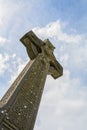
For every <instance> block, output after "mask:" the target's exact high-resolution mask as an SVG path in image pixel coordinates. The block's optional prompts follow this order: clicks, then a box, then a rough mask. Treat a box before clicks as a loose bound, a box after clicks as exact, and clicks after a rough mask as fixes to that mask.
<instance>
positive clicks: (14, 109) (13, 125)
mask: <svg viewBox="0 0 87 130" xmlns="http://www.w3.org/2000/svg"><path fill="white" fill-rule="evenodd" d="M20 41H21V42H22V43H23V44H24V46H25V47H26V50H27V53H28V56H29V57H30V61H29V62H28V64H27V65H26V66H25V68H24V69H23V71H22V72H21V73H20V75H19V76H18V78H17V79H16V80H15V81H14V83H13V84H12V85H11V87H10V88H9V90H8V91H7V93H6V94H5V95H4V97H3V98H2V99H1V101H0V130H33V128H34V124H35V119H36V115H37V112H38V108H39V104H40V100H41V96H42V92H43V88H44V84H45V80H46V77H47V75H48V74H50V75H52V77H53V78H54V79H56V78H58V77H60V76H61V75H62V74H63V68H62V66H61V65H60V64H59V62H58V61H57V60H56V58H55V56H54V54H53V52H54V49H55V47H54V46H53V45H52V43H51V42H50V41H49V40H48V39H46V40H44V41H42V40H40V39H39V38H38V37H37V36H36V35H35V34H34V33H33V31H30V32H28V33H26V34H25V35H24V36H23V37H22V38H21V39H20Z"/></svg>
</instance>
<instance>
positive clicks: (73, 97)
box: [0, 0, 87, 130]
mask: <svg viewBox="0 0 87 130" xmlns="http://www.w3.org/2000/svg"><path fill="white" fill-rule="evenodd" d="M31 29H33V31H34V32H35V33H36V34H37V35H38V36H39V37H40V38H41V39H45V38H49V39H50V41H51V42H52V43H53V45H54V46H55V47H56V49H55V52H54V54H55V56H56V58H57V60H58V61H59V62H60V63H61V64H62V66H63V68H64V74H63V76H62V77H61V78H59V79H57V80H54V79H53V78H52V77H51V76H48V77H47V81H46V84H45V89H44V93H43V96H42V101H41V104H40V109H39V113H38V117H37V121H36V124H35V128H34V130H87V81H86V79H87V0H46V1H45V0H0V99H1V97H2V96H3V95H4V94H5V92H6V91H7V89H8V88H9V86H10V85H11V83H12V82H13V81H14V79H15V78H16V77H17V75H18V74H19V73H20V71H21V70H22V69H23V67H24V66H25V65H26V63H27V61H28V60H29V58H28V56H27V53H26V50H25V48H24V46H23V45H22V44H21V42H20V41H19V39H20V38H21V37H22V36H23V35H24V34H25V33H26V32H28V31H29V30H31Z"/></svg>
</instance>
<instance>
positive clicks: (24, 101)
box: [4, 56, 48, 130]
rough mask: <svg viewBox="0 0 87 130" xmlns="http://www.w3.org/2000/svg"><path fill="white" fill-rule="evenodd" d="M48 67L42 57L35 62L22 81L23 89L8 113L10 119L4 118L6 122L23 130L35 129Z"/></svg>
mask: <svg viewBox="0 0 87 130" xmlns="http://www.w3.org/2000/svg"><path fill="white" fill-rule="evenodd" d="M46 67H47V66H46V65H44V64H43V62H42V58H41V56H38V60H35V62H34V63H33V65H32V66H31V68H29V70H28V71H27V73H26V75H25V76H24V77H23V81H22V80H21V82H22V83H21V89H20V91H19V93H18V95H17V97H16V99H15V101H14V103H13V104H12V106H11V107H10V108H9V110H8V111H7V113H8V117H9V118H8V119H7V117H6V116H5V118H4V120H9V122H10V123H12V124H14V125H15V126H16V127H17V128H19V129H21V130H30V129H31V127H32V128H33V124H34V121H35V118H36V114H37V110H38V106H39V103H40V99H41V95H42V92H43V86H44V83H45V79H46V75H47V73H48V68H46ZM37 77H38V78H37ZM33 80H34V82H33ZM26 124H27V125H26Z"/></svg>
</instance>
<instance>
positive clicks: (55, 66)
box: [20, 31, 63, 79]
mask: <svg viewBox="0 0 87 130" xmlns="http://www.w3.org/2000/svg"><path fill="white" fill-rule="evenodd" d="M20 41H21V42H22V43H23V44H24V46H25V47H26V49H27V53H28V55H29V57H30V59H31V60H33V59H34V58H36V57H37V56H38V54H39V53H45V55H46V57H48V59H49V64H50V67H49V72H48V73H49V74H51V75H52V76H53V77H54V78H55V79H56V78H58V77H60V76H61V75H62V73H63V68H62V66H61V65H60V64H59V62H58V61H57V60H56V58H55V56H54V54H53V52H54V49H55V47H54V46H53V45H52V43H51V42H50V41H49V39H46V40H44V41H42V40H41V39H39V38H38V37H37V36H36V35H35V34H34V33H33V31H30V32H28V33H26V34H25V35H24V36H23V37H22V38H21V39H20Z"/></svg>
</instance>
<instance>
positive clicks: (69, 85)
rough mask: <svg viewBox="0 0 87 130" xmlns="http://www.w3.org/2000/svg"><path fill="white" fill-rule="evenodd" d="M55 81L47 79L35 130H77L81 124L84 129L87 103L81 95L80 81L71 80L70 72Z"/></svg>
mask: <svg viewBox="0 0 87 130" xmlns="http://www.w3.org/2000/svg"><path fill="white" fill-rule="evenodd" d="M53 80H54V79H53ZM53 80H52V79H51V77H48V79H47V82H46V85H45V91H44V94H43V97H42V102H41V105H40V109H39V114H38V118H37V123H36V127H35V130H37V129H38V130H40V129H45V130H48V127H49V129H50V130H53V129H58V130H60V129H62V130H69V129H71V130H73V129H75V130H77V129H79V124H80V123H81V124H82V127H84V120H85V119H86V120H87V117H86V116H87V113H84V110H86V109H87V101H86V97H84V96H82V95H80V92H81V91H82V90H81V84H80V81H79V79H71V78H70V72H69V71H68V70H64V75H63V76H62V77H61V78H59V79H58V80H55V81H53ZM83 93H85V90H84V91H83ZM86 94H87V92H86ZM39 122H40V124H39ZM73 125H74V126H73ZM82 127H81V129H80V130H82ZM85 130H86V128H85Z"/></svg>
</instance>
